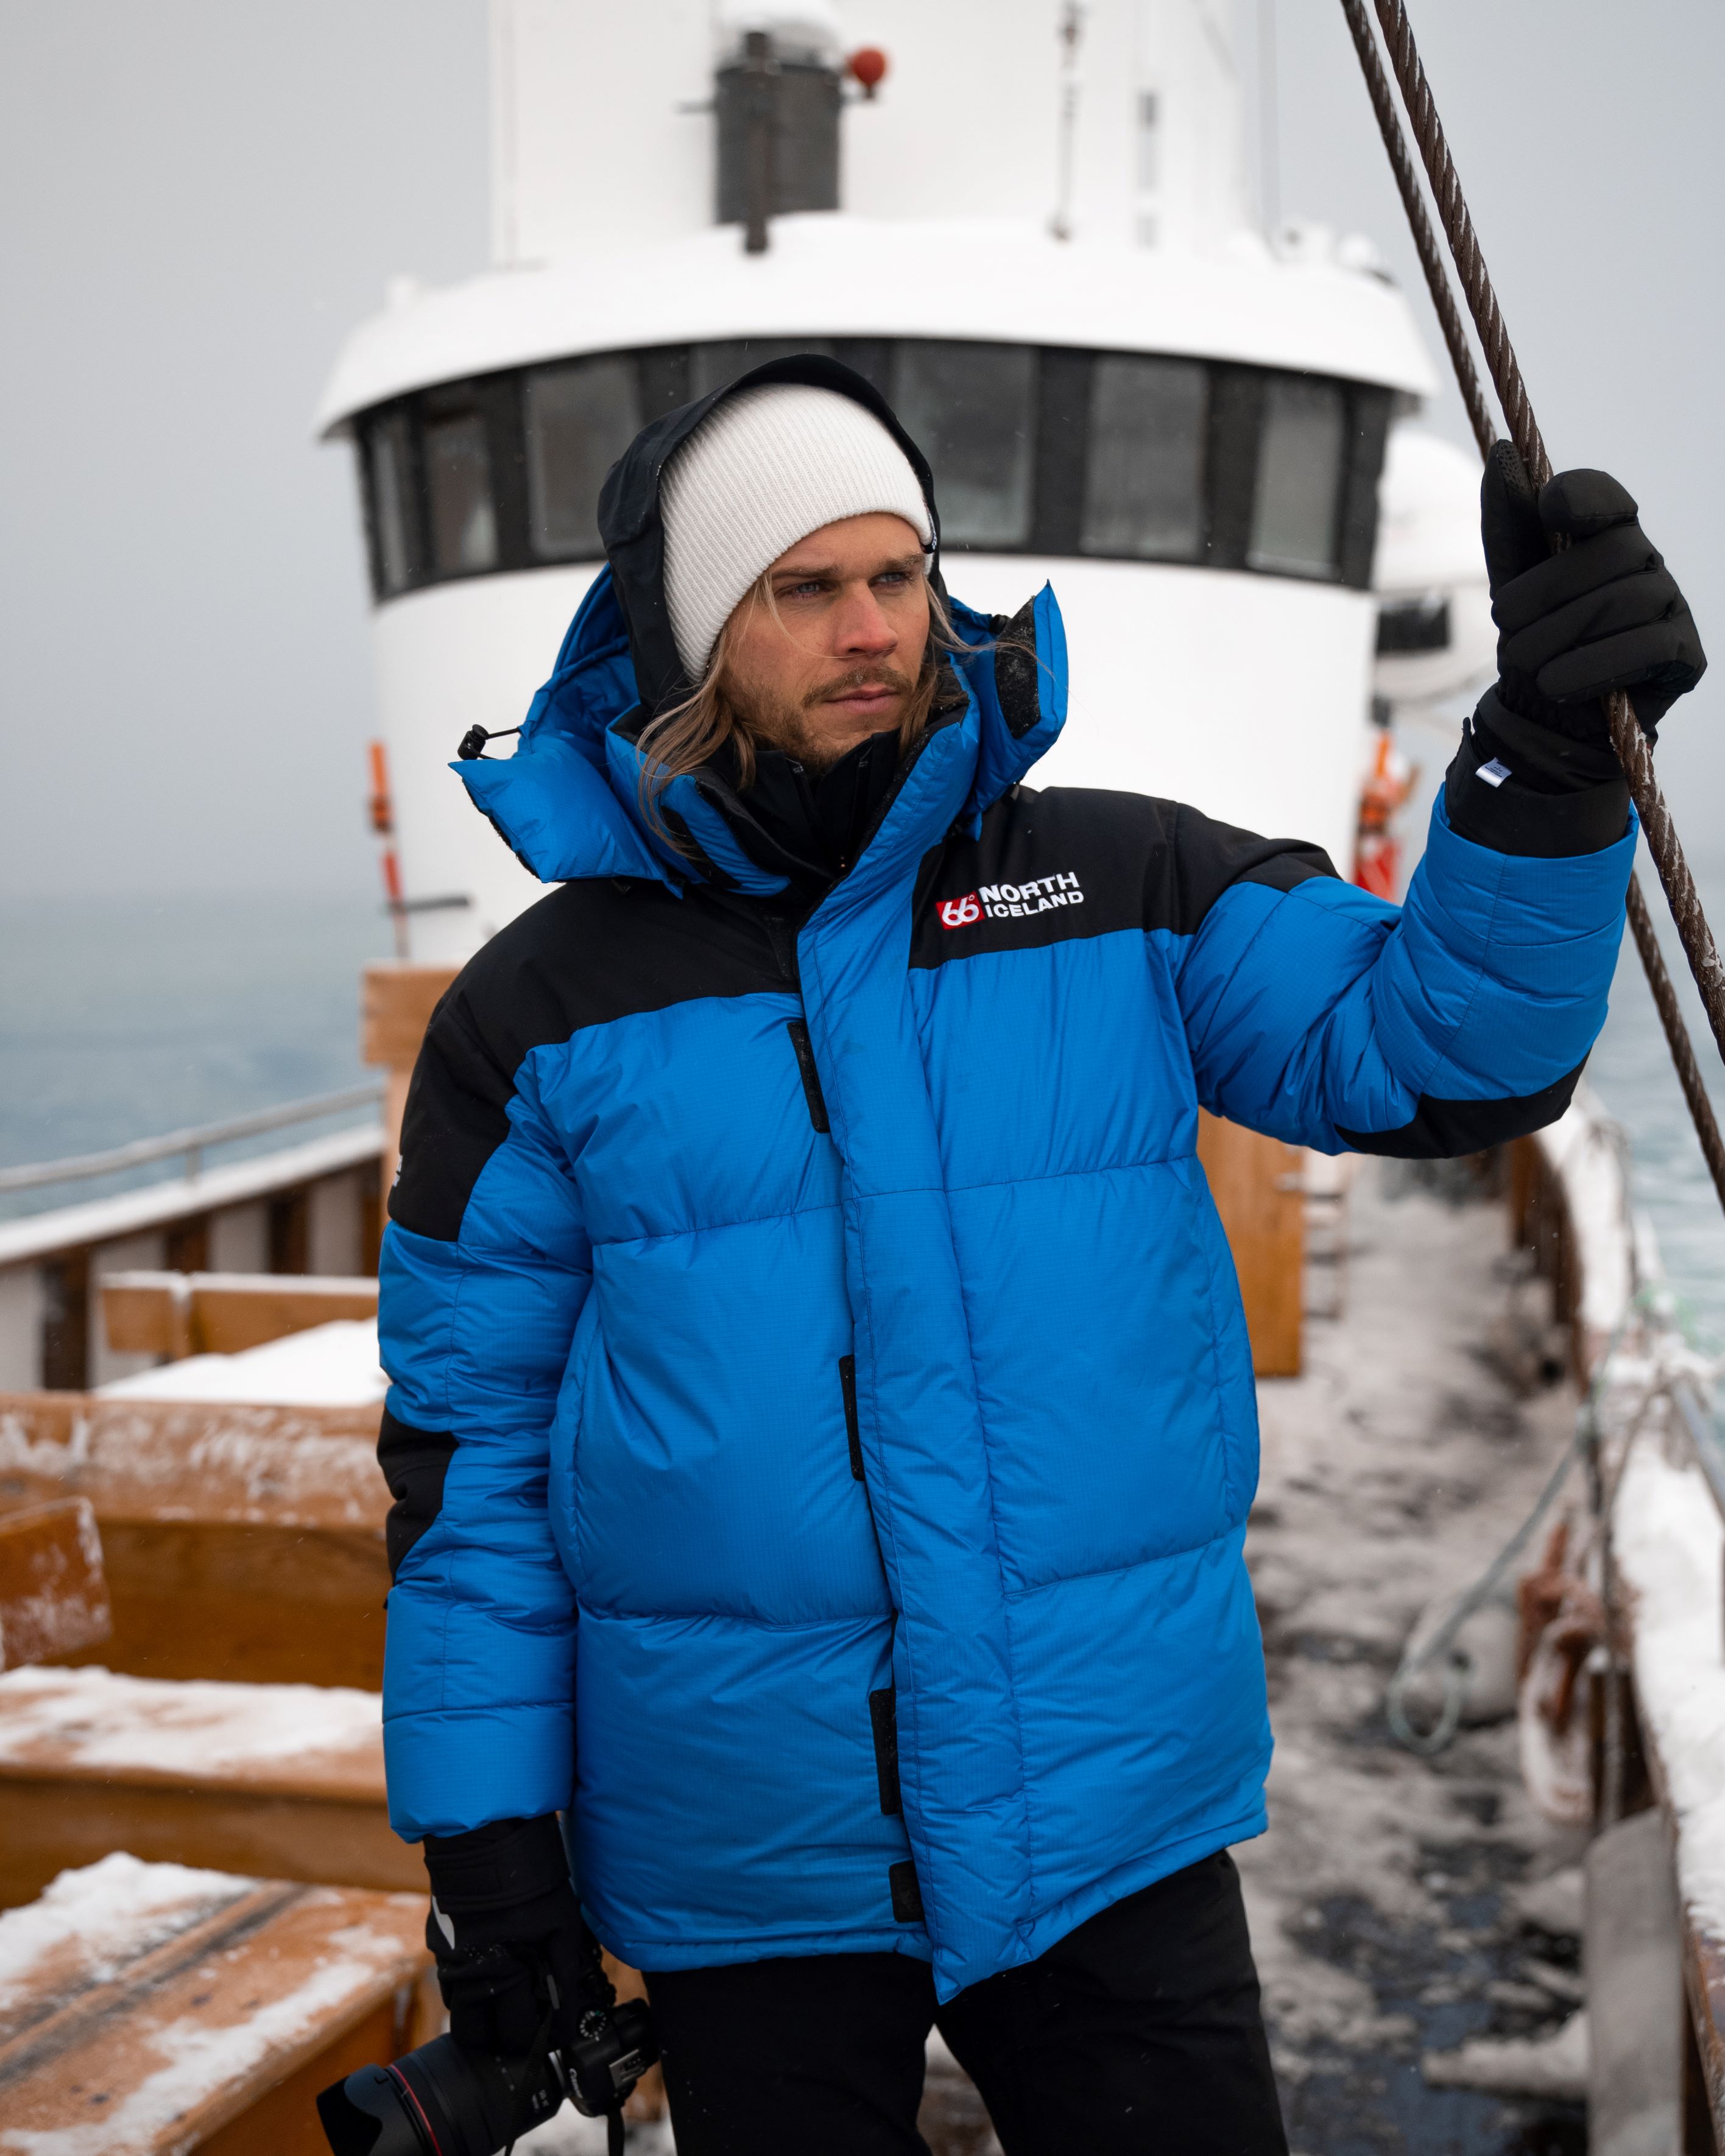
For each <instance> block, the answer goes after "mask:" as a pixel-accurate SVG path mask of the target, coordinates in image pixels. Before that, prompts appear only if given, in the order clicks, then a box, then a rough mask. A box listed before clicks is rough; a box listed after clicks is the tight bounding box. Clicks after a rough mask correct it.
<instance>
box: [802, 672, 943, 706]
mask: <svg viewBox="0 0 1725 2156" xmlns="http://www.w3.org/2000/svg"><path fill="white" fill-rule="evenodd" d="M915 687H916V681H915V680H914V679H913V678H912V677H911V675H908V674H906V673H904V672H902V671H901V670H900V669H899V668H898V667H896V666H885V665H873V666H856V667H853V668H852V670H850V673H848V674H841V675H839V678H838V680H836V681H825V682H823V683H822V685H821V686H820V687H819V689H817V690H814V691H813V692H812V693H811V694H810V695H809V696H805V697H804V698H803V709H804V710H805V711H809V710H813V709H814V707H815V706H817V705H820V704H831V703H835V702H837V701H838V700H839V697H840V696H850V694H851V693H852V691H853V690H857V689H889V690H891V691H892V693H893V695H894V696H908V695H909V694H910V692H911V690H912V689H914V688H915Z"/></svg>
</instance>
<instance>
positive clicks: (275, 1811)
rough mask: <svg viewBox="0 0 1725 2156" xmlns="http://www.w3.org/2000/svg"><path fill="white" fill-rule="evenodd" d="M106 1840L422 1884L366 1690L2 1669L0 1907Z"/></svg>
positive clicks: (294, 1871)
mask: <svg viewBox="0 0 1725 2156" xmlns="http://www.w3.org/2000/svg"><path fill="white" fill-rule="evenodd" d="M116 1846H118V1847H121V1848H124V1849H129V1850H131V1851H133V1852H134V1853H135V1854H136V1855H137V1856H143V1857H149V1858H151V1859H161V1860H166V1861H174V1862H177V1863H190V1862H198V1863H203V1864H213V1865H217V1866H222V1867H223V1868H225V1869H228V1870H232V1871H247V1872H260V1873H265V1874H267V1875H269V1876H271V1877H274V1878H280V1879H301V1880H312V1881H326V1882H330V1883H332V1884H336V1885H341V1886H376V1887H390V1888H401V1889H403V1891H406V1892H413V1891H416V1890H417V1891H418V1892H422V1893H423V1892H424V1881H425V1875H424V1870H423V1868H422V1866H421V1864H420V1861H419V1852H418V1850H417V1849H416V1848H413V1847H412V1846H410V1845H408V1844H407V1843H405V1842H403V1841H401V1840H398V1839H397V1837H396V1836H395V1835H393V1833H391V1831H390V1829H389V1824H388V1815H387V1812H386V1808H385V1799H384V1787H383V1730H382V1716H381V1709H380V1702H379V1701H378V1698H377V1695H376V1693H374V1692H364V1691H349V1690H345V1689H338V1688H333V1687H331V1688H325V1687H321V1686H314V1685H236V1684H210V1683H198V1682H190V1683H184V1682H182V1683H165V1682H162V1681H157V1680H155V1679H151V1678H146V1677H131V1676H116V1675H113V1674H112V1673H110V1671H106V1670H101V1669H31V1670H16V1671H12V1672H11V1673H10V1674H9V1675H8V1676H3V1677H0V1905H4V1904H8V1903H17V1902H24V1901H28V1899H29V1897H31V1896H32V1895H33V1894H36V1893H39V1892H40V1891H41V1889H42V1887H43V1886H44V1885H45V1884H46V1882H47V1881H49V1879H51V1878H53V1877H54V1875H55V1873H56V1872H59V1871H64V1870H65V1869H66V1868H67V1866H71V1865H77V1864H87V1863H89V1862H90V1861H91V1859H92V1858H94V1857H96V1856H100V1855H102V1854H104V1853H105V1851H109V1850H111V1849H113V1848H115V1847H116ZM4 2146H5V2144H4V2142H3V2140H0V2148H4Z"/></svg>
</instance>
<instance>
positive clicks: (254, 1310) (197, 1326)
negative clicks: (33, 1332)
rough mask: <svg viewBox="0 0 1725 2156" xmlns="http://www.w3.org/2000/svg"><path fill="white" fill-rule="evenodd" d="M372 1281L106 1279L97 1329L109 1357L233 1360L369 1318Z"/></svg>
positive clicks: (195, 1276)
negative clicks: (341, 1320) (340, 1322)
mask: <svg viewBox="0 0 1725 2156" xmlns="http://www.w3.org/2000/svg"><path fill="white" fill-rule="evenodd" d="M376 1316H377V1281H375V1280H365V1279H354V1280H345V1279H336V1278H333V1277H330V1278H326V1277H325V1276H322V1275H321V1274H317V1273H172V1272H135V1273H110V1274H109V1275H108V1276H107V1277H106V1278H105V1280H104V1281H103V1282H102V1324H103V1327H104V1328H105V1331H106V1333H107V1336H108V1345H109V1347H110V1348H111V1349H113V1351H114V1352H115V1353H116V1354H126V1355H165V1356H166V1357H167V1358H168V1360H169V1361H170V1362H178V1361H180V1360H181V1359H182V1358H184V1357H185V1356H187V1355H239V1354H242V1353H244V1351H245V1350H246V1349H247V1348H248V1347H265V1346H267V1345H268V1343H269V1342H270V1341H272V1340H280V1339H283V1338H285V1337H286V1336H287V1335H288V1334H289V1333H290V1332H310V1331H311V1328H312V1327H314V1326H317V1325H327V1324H328V1323H329V1322H330V1321H331V1319H332V1318H337V1317H350V1318H352V1317H376Z"/></svg>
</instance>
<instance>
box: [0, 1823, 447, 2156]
mask: <svg viewBox="0 0 1725 2156" xmlns="http://www.w3.org/2000/svg"><path fill="white" fill-rule="evenodd" d="M424 1921H425V1908H424V1899H423V1897H421V1896H418V1895H408V1894H375V1893H364V1892H358V1891H355V1890H352V1889H348V1888H339V1887H330V1886H290V1885H284V1884H282V1883H280V1882H279V1881H267V1880H265V1881H259V1880H256V1879H246V1878H239V1877H234V1876H228V1875H226V1874H223V1873H221V1872H216V1871H190V1870H187V1869H186V1868H184V1867H182V1866H179V1865H171V1864H141V1863H140V1862H139V1861H137V1859H136V1857H132V1856H123V1855H116V1856H107V1857H105V1858H104V1859H103V1860H102V1861H101V1862H100V1863H99V1864H93V1865H91V1866H89V1867H88V1868H87V1869H85V1870H83V1871H69V1872H67V1873H65V1874H64V1875H63V1876H61V1877H60V1878H59V1879H58V1880H56V1881H54V1885H53V1886H50V1887H49V1890H48V1892H47V1893H45V1894H44V1896H43V1897H42V1898H41V1899H40V1900H39V1901H38V1902H33V1903H32V1904H31V1905H30V1907H28V1908H23V1909H13V1910H9V1911H8V1912H5V1913H4V1914H3V1915H0V2150H3V2151H7V2152H13V2151H16V2152H18V2156H178V2152H181V2151H183V2150H186V2149H189V2148H200V2149H205V2150H208V2151H210V2152H211V2156H216V2152H224V2156H239V2152H241V2151H252V2150H265V2149H285V2148H295V2149H297V2148H303V2147H306V2146H308V2145H309V2144H308V2143H307V2142H306V2139H305V2128H306V2120H307V2117H308V2115H309V2112H310V2109H311V2101H312V2097H313V2096H314V2095H315V2093H316V2091H317V2090H318V2089H319V2088H320V2087H323V2086H324V2084H325V2083H326V2082H329V2081H331V2080H333V2079H334V2078H335V2077H336V2076H337V2075H340V2074H342V2073H346V2072H347V2071H351V2069H352V2067H353V2066H357V2065H358V2064H360V2063H362V2061H365V2060H367V2059H369V2058H374V2057H375V2058H391V2057H394V2056H397V2055H398V2053H400V2052H401V2051H405V2050H407V2049H408V2048H410V2047H411V2046H413V2045H414V2044H417V2043H419V2042H422V2041H424V2040H425V2038H426V2037H427V2036H429V2035H431V2034H432V2033H433V2030H434V2027H435V2010H436V1999H435V1995H434V1994H433V1993H432V1992H431V1991H430V1988H429V1985H428V1984H426V1982H425V1981H424V1979H425V1974H426V1971H427V1969H428V1967H429V1955H428V1954H427V1953H426V1952H425V1948H424V1944H423V1942H422V1939H421V1936H420V1934H421V1929H422V1927H423V1925H424Z"/></svg>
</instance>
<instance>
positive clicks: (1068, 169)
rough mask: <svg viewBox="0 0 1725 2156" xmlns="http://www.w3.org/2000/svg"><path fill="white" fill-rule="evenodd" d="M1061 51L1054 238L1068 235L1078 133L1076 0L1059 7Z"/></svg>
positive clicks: (1079, 15) (1079, 26)
mask: <svg viewBox="0 0 1725 2156" xmlns="http://www.w3.org/2000/svg"><path fill="white" fill-rule="evenodd" d="M1055 34H1056V35H1057V36H1058V37H1059V38H1060V44H1061V46H1062V48H1063V50H1062V52H1061V54H1060V146H1059V149H1058V151H1057V152H1056V158H1057V164H1056V173H1057V178H1056V184H1055V213H1054V215H1053V216H1052V217H1051V218H1050V219H1049V221H1048V228H1049V231H1050V233H1051V234H1052V235H1053V236H1054V238H1055V239H1070V238H1071V237H1072V145H1073V138H1074V136H1076V134H1077V132H1078V44H1079V40H1080V38H1082V36H1083V35H1084V10H1083V8H1081V7H1080V6H1079V4H1078V0H1065V6H1064V7H1063V8H1061V10H1060V28H1059V30H1058V31H1057V32H1056V33H1055Z"/></svg>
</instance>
